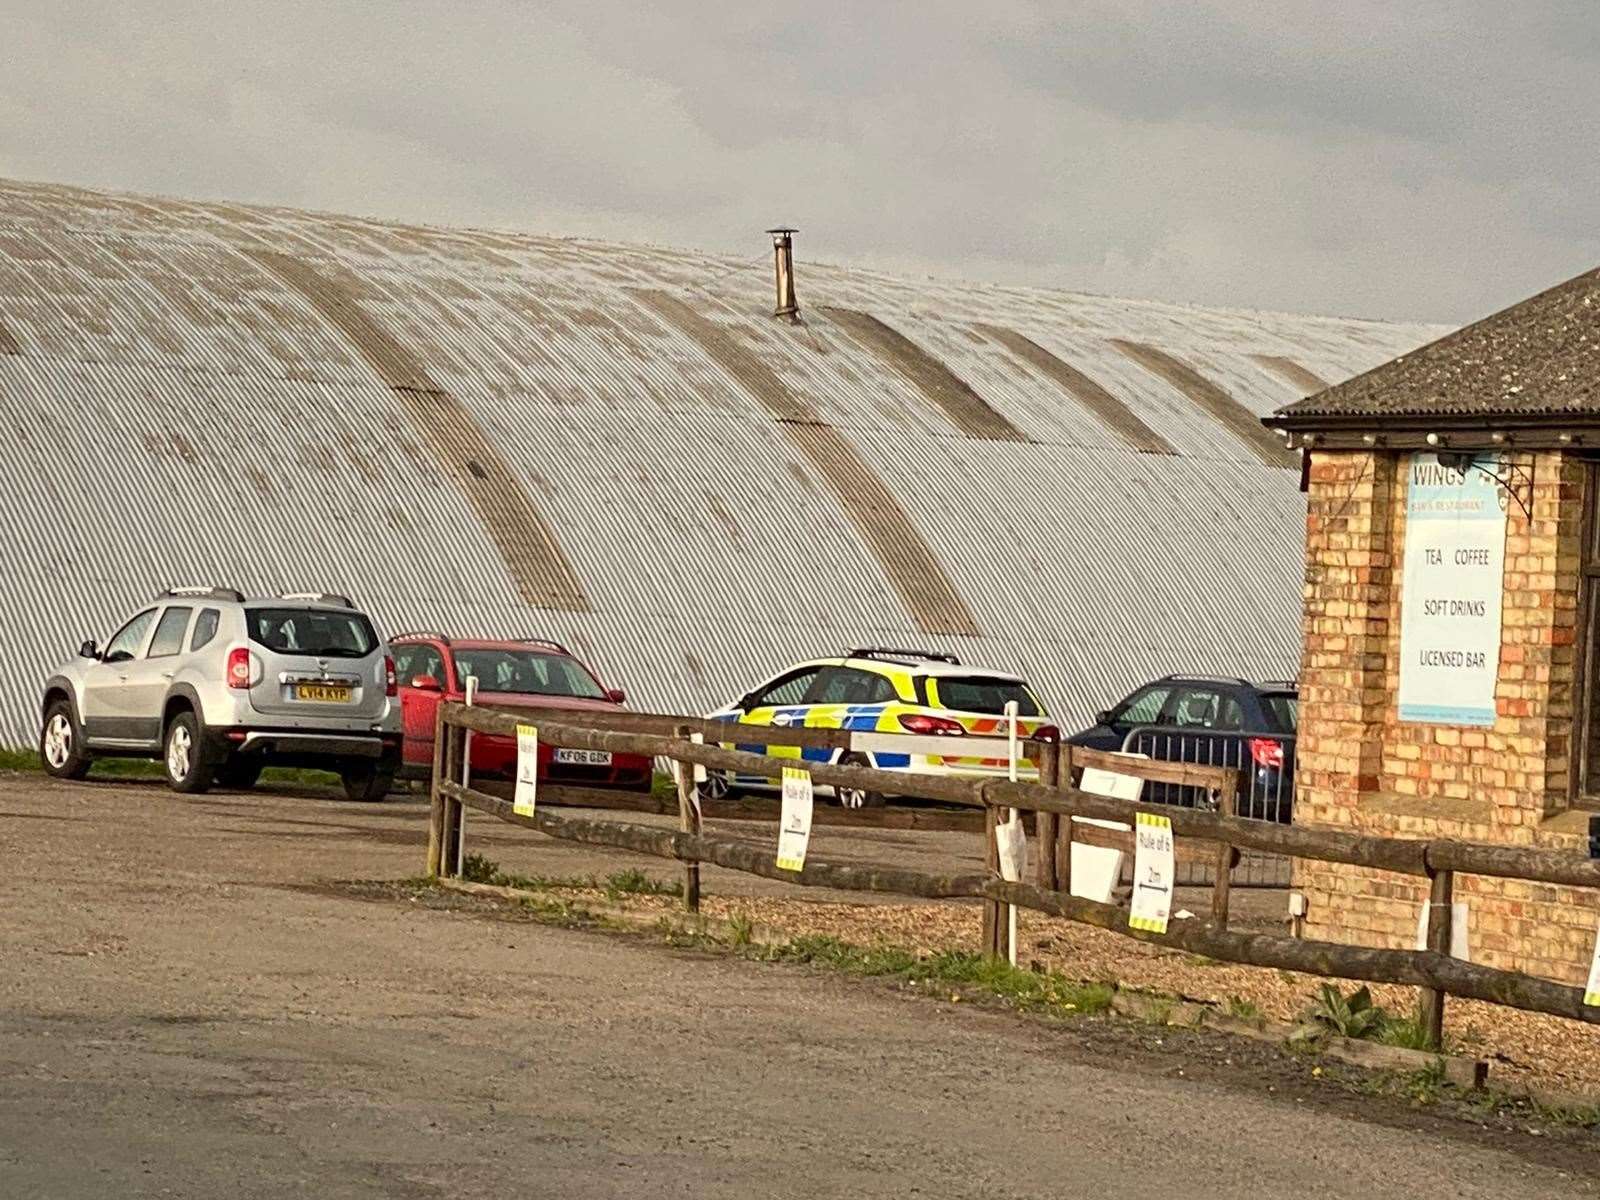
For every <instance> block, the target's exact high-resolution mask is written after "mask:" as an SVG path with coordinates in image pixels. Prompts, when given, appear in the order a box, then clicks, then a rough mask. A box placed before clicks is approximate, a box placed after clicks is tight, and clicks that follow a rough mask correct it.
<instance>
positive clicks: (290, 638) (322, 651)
mask: <svg viewBox="0 0 1600 1200" xmlns="http://www.w3.org/2000/svg"><path fill="white" fill-rule="evenodd" d="M244 619H245V625H246V626H247V628H248V629H249V631H250V640H251V641H252V642H255V643H257V644H258V645H262V646H265V647H266V648H267V649H268V650H271V651H274V652H275V653H278V654H313V655H316V656H317V657H319V658H365V657H366V656H367V655H369V654H371V653H372V652H373V650H374V649H376V648H377V645H378V635H377V634H376V633H374V632H373V630H372V624H371V622H369V621H368V620H367V619H366V617H364V616H362V615H361V614H360V613H358V612H324V611H323V610H321V609H306V608H249V609H246V610H245V614H244Z"/></svg>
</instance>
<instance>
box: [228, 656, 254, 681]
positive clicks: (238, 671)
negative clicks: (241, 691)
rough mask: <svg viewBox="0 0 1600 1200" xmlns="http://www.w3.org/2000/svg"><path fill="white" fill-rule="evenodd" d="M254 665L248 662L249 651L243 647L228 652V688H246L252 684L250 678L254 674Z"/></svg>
mask: <svg viewBox="0 0 1600 1200" xmlns="http://www.w3.org/2000/svg"><path fill="white" fill-rule="evenodd" d="M253 666H254V664H252V663H251V661H250V651H249V650H247V649H246V648H245V647H243V646H235V647H234V648H233V649H232V650H229V651H228V686H229V687H231V688H247V687H249V686H250V684H251V683H252V682H253V681H252V679H251V678H250V677H251V676H252V675H254V674H255V671H254V669H253Z"/></svg>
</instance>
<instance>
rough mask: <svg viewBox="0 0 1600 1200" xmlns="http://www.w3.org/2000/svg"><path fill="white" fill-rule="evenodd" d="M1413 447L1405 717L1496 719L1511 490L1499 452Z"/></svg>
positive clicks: (1405, 567)
mask: <svg viewBox="0 0 1600 1200" xmlns="http://www.w3.org/2000/svg"><path fill="white" fill-rule="evenodd" d="M1477 462H1478V463H1479V464H1480V466H1481V468H1482V469H1480V466H1469V467H1467V468H1466V469H1465V470H1458V469H1457V468H1455V467H1446V466H1445V465H1444V464H1443V463H1441V462H1440V461H1439V458H1438V456H1437V455H1435V454H1417V455H1413V456H1412V458H1411V461H1410V475H1409V477H1408V479H1407V484H1406V541H1405V557H1404V560H1403V562H1402V577H1401V584H1400V689H1399V691H1400V719H1401V720H1402V721H1421V722H1427V723H1430V724H1434V725H1493V724H1494V721H1495V706H1494V690H1495V680H1496V679H1497V678H1498V676H1499V672H1500V599H1501V596H1502V594H1503V592H1504V577H1505V555H1506V507H1505V506H1506V497H1505V494H1504V492H1503V491H1502V489H1501V487H1500V485H1499V483H1497V482H1496V480H1495V477H1494V476H1495V474H1496V473H1497V472H1498V471H1499V469H1500V462H1499V460H1498V459H1493V458H1483V459H1478V460H1477Z"/></svg>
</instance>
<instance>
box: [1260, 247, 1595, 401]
mask: <svg viewBox="0 0 1600 1200" xmlns="http://www.w3.org/2000/svg"><path fill="white" fill-rule="evenodd" d="M1574 415H1582V416H1592V417H1597V418H1600V268H1597V269H1595V270H1593V271H1586V272H1584V274H1582V275H1579V276H1578V277H1577V278H1576V279H1569V280H1567V282H1565V283H1562V284H1558V285H1557V286H1555V287H1553V288H1551V289H1549V290H1548V291H1544V292H1540V293H1539V294H1538V295H1537V296H1532V297H1530V298H1529V299H1527V300H1524V301H1522V302H1521V303H1520V304H1514V305H1512V306H1511V307H1510V308H1507V309H1504V310H1503V311H1501V312H1497V313H1495V314H1494V315H1493V316H1491V317H1485V318H1484V319H1483V320H1481V321H1478V322H1477V323H1475V324H1472V325H1468V326H1466V327H1464V328H1462V329H1458V330H1456V331H1455V332H1454V333H1451V334H1446V335H1445V336H1444V337H1442V338H1440V339H1439V340H1438V341H1436V342H1430V343H1429V344H1428V345H1426V346H1423V347H1422V348H1421V349H1419V350H1413V351H1412V352H1411V353H1409V354H1402V355H1401V356H1400V357H1399V358H1396V359H1392V360H1390V361H1389V362H1386V363H1384V364H1383V365H1382V366H1380V367H1374V368H1373V369H1372V370H1370V371H1368V372H1366V373H1365V374H1363V375H1357V376H1355V377H1354V378H1353V379H1348V380H1346V381H1345V382H1344V383H1341V384H1339V385H1337V386H1336V387H1331V388H1328V389H1327V390H1326V391H1323V392H1318V393H1317V394H1316V395H1313V396H1307V397H1306V398H1305V399H1304V400H1297V401H1296V402H1295V403H1293V404H1290V405H1288V406H1287V407H1285V408H1282V409H1279V410H1278V412H1277V414H1276V415H1275V416H1273V417H1271V418H1268V419H1269V421H1273V422H1279V421H1281V422H1283V423H1284V424H1286V425H1290V426H1293V427H1296V428H1305V427H1315V426H1316V425H1317V424H1318V423H1319V420H1318V419H1319V418H1330V419H1332V420H1333V421H1335V422H1338V423H1340V424H1344V423H1346V421H1347V420H1348V419H1350V418H1362V417H1370V418H1372V419H1373V423H1374V424H1381V423H1383V421H1384V420H1385V419H1388V418H1405V417H1440V418H1456V419H1459V418H1475V417H1510V418H1514V419H1522V420H1526V419H1529V418H1533V419H1537V418H1539V417H1545V416H1549V417H1558V418H1568V419H1570V418H1571V417H1572V416H1574Z"/></svg>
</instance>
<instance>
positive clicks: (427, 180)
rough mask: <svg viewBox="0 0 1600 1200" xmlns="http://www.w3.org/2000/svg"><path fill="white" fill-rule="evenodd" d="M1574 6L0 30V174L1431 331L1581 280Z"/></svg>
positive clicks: (238, 14) (1595, 74)
mask: <svg viewBox="0 0 1600 1200" xmlns="http://www.w3.org/2000/svg"><path fill="white" fill-rule="evenodd" d="M1597 132H1600V16H1597V13H1596V3H1595V0H1565V2H1554V0H1517V2H1516V3H1505V0H1492V2H1482V0H1456V2H1454V3H1444V2H1440V0H1405V2H1403V3H1396V2H1395V0H1340V2H1339V3H1337V4H1330V3H1326V2H1325V0H1300V2H1296V0H1280V2H1277V3H1257V2H1256V0H1196V2H1193V3H1183V2H1181V0H1162V2H1159V3H1157V2H1151V3H1145V2H1142V0H1071V2H1070V3H1069V2H1067V0H1059V2H1056V3H1033V2H1028V0H984V2H982V3H975V2H973V0H966V2H964V3H944V2H934V0H929V2H925V3H921V4H910V3H896V2H893V0H855V2H854V3H835V2H832V0H811V2H810V3H806V4H793V5H776V4H768V3H763V2H759V0H733V2H728V3H712V2H710V0H654V2H652V3H645V2H642V0H550V2H547V3H545V2H535V0H481V2H475V0H454V2H449V3H418V2H411V0H389V2H387V3H370V2H369V3H358V2H355V0H315V2H310V3H297V2H294V0H271V2H268V0H143V2H139V0H135V2H133V3H129V2H128V0H111V2H105V0H0V174H4V175H9V176H12V177H18V178H23V179H36V180H54V181H69V182H74V183H83V184H93V185H104V186H108V187H115V188H123V189H128V190H135V191H149V192H159V193H164V194H171V195H179V196H185V197H205V198H227V199H241V200H258V201H270V202H276V203H284V204H291V205H299V206H305V207H315V208H324V209H332V210H337V211H348V212H356V213H362V214H369V215H375V216H390V217H397V218H404V219H408V220H419V221H427V222H433V223H440V224H462V223H471V224H484V225H493V226H498V227H504V228H513V229H521V230H529V231H534V232H548V233H562V234H587V235H593V236H600V237H607V238H621V239H633V240H644V241H652V242H659V243H668V244H673V245H683V246H697V247H703V248H706V249H712V250H720V251H731V252H734V253H739V254H743V253H746V252H748V253H749V254H750V255H751V256H752V257H755V256H757V255H762V254H764V253H766V252H767V248H766V241H765V238H764V237H763V235H762V233H761V231H762V229H764V228H765V227H767V226H768V225H772V224H775V223H778V222H785V223H789V224H793V225H798V226H799V227H800V229H801V234H800V237H799V240H798V242H797V247H798V253H799V256H800V258H801V261H802V262H803V261H804V259H805V258H806V257H812V258H816V259H824V260H828V261H833V262H840V263H847V264H854V265H863V266H876V267H881V268H886V269H892V270H896V271H902V272H905V271H913V272H919V273H921V272H927V273H933V274H939V275H949V276H957V277H962V278H968V279H980V280H989V281H995V282H1013V283H1034V284H1043V285H1048V286H1052V287H1063V288H1072V289H1080V290H1087V291H1096V292H1106V293H1111V294H1116V295H1126V296H1145V297H1154V298H1160V299H1171V300H1190V301H1196V302H1201V303H1209V304H1226V305H1242V306H1249V307H1258V308H1284V309H1293V310H1298V311H1312V312H1330V313H1349V314H1357V315H1365V316H1379V317H1392V318H1405V319H1424V320H1440V321H1452V322H1460V321H1465V320H1467V319H1470V318H1472V317H1475V316H1480V315H1483V314H1484V313H1487V312H1489V311H1492V310H1494V309H1496V308H1499V307H1502V306H1503V305H1505V304H1508V303H1510V302H1512V301H1515V300H1517V299H1520V298H1521V297H1523V296H1525V295H1527V294H1529V293H1531V292H1534V291H1537V290H1539V289H1540V288H1543V287H1545V286H1548V285H1550V284H1553V283H1556V282H1558V281H1559V280H1562V279H1565V278H1567V277H1568V276H1571V275H1574V274H1576V273H1578V272H1579V271H1582V270H1585V269H1587V268H1589V267H1592V266H1595V265H1596V264H1600V220H1597V217H1600V213H1597V205H1600V149H1597V140H1600V139H1597V136H1596V135H1597Z"/></svg>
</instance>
